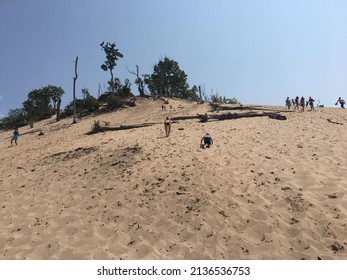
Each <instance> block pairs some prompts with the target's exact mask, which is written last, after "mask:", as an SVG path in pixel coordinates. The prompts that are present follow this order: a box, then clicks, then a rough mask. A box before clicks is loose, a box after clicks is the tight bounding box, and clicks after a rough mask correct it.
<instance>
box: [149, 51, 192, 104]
mask: <svg viewBox="0 0 347 280" xmlns="http://www.w3.org/2000/svg"><path fill="white" fill-rule="evenodd" d="M145 83H146V84H147V86H148V89H149V91H150V92H151V94H152V95H158V96H165V97H177V98H182V99H193V100H198V95H197V88H196V87H193V88H192V89H189V84H188V83H187V74H186V73H185V72H184V71H183V70H181V69H180V67H179V65H178V62H176V61H174V60H171V59H169V58H167V57H165V58H164V59H162V60H160V61H159V62H158V63H157V64H156V65H154V67H153V73H152V74H151V75H145Z"/></svg>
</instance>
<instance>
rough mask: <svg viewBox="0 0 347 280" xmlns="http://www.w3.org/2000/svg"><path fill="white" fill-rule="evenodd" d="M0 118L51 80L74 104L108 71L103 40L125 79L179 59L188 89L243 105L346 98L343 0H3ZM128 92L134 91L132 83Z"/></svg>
mask: <svg viewBox="0 0 347 280" xmlns="http://www.w3.org/2000/svg"><path fill="white" fill-rule="evenodd" d="M0 36H1V45H0V46H1V51H0V115H2V116H3V115H6V114H7V112H8V110H9V109H14V108H19V107H21V106H22V102H23V101H24V100H25V99H26V97H27V94H28V93H29V92H30V91H31V90H33V89H37V88H41V87H43V86H46V85H48V84H51V85H55V86H60V87H62V88H63V89H64V90H65V95H64V97H63V105H64V106H65V105H66V104H67V103H69V102H70V101H71V100H72V82H73V76H74V60H75V58H76V56H78V57H79V64H78V74H79V77H78V80H77V94H78V95H79V96H81V89H82V88H88V89H89V91H90V92H91V93H92V94H93V95H94V96H97V92H98V85H99V83H100V84H101V85H102V87H103V86H104V85H106V84H107V81H108V79H109V74H108V73H107V72H104V71H102V70H101V68H100V65H101V64H102V63H103V61H104V59H105V56H104V53H103V51H102V50H101V48H100V46H99V44H100V43H101V42H102V41H106V42H115V43H116V44H117V47H118V48H119V50H120V51H121V52H122V53H123V55H124V57H123V58H122V59H121V60H119V63H118V65H117V67H116V70H115V75H116V76H117V77H119V78H121V80H124V79H125V78H129V79H130V80H131V82H132V83H133V84H134V76H133V75H131V74H129V73H128V71H127V67H128V68H129V69H130V70H135V66H136V65H139V66H140V71H141V73H147V74H148V73H151V72H152V69H153V65H154V64H156V63H157V62H158V61H159V59H161V58H163V57H164V56H168V57H169V58H170V59H173V60H176V61H177V62H178V63H179V66H180V67H181V69H182V70H184V71H185V72H186V74H187V75H188V82H189V85H190V86H193V85H194V84H196V85H203V86H205V89H206V91H207V93H210V92H211V90H213V91H218V92H219V94H221V95H225V96H227V97H236V98H237V99H238V100H239V101H241V102H242V103H244V104H271V105H282V104H284V100H285V98H286V97H287V96H290V97H294V96H296V95H299V96H301V95H304V96H305V97H308V96H309V95H311V96H312V97H313V98H315V99H316V100H318V99H320V100H321V103H323V104H324V105H325V106H334V102H335V101H336V100H337V97H338V96H342V97H344V98H347V1H345V0H324V1H323V0H272V1H271V0H252V1H251V0H189V1H187V0H175V1H172V0H144V1H141V0H126V1H125V0H100V1H95V0H59V1H55V0H0ZM133 92H134V93H135V94H137V92H136V88H135V87H133Z"/></svg>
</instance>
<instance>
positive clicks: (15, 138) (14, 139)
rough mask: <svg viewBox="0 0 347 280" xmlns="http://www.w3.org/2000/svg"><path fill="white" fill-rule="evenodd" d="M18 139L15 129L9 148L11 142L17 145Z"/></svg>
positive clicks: (16, 129)
mask: <svg viewBox="0 0 347 280" xmlns="http://www.w3.org/2000/svg"><path fill="white" fill-rule="evenodd" d="M18 139H19V132H18V128H15V130H14V132H13V136H12V138H11V146H12V144H13V141H14V142H15V143H16V145H18V143H17V141H18Z"/></svg>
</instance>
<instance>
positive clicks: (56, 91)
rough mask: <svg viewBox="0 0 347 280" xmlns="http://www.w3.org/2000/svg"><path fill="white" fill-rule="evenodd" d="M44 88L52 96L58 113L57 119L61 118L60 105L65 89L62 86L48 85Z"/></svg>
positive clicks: (54, 109) (54, 108)
mask: <svg viewBox="0 0 347 280" xmlns="http://www.w3.org/2000/svg"><path fill="white" fill-rule="evenodd" d="M42 90H43V91H44V92H45V93H46V94H47V95H48V96H49V97H50V98H51V100H52V102H53V111H54V112H55V113H56V114H57V121H59V120H60V105H61V98H62V96H63V94H64V90H63V89H62V88H61V87H56V86H52V85H48V86H46V87H43V88H42Z"/></svg>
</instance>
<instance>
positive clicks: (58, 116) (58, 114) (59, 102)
mask: <svg viewBox="0 0 347 280" xmlns="http://www.w3.org/2000/svg"><path fill="white" fill-rule="evenodd" d="M60 105H61V98H60V97H58V102H57V122H58V121H60Z"/></svg>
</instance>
